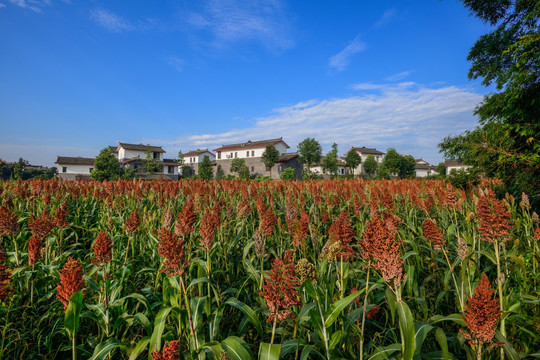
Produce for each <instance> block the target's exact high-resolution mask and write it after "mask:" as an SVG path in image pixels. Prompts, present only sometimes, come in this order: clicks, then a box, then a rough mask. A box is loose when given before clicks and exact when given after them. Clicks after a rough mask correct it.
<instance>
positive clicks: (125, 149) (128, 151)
mask: <svg viewBox="0 0 540 360" xmlns="http://www.w3.org/2000/svg"><path fill="white" fill-rule="evenodd" d="M109 148H110V147H109ZM116 151H117V152H118V160H120V161H125V160H132V159H135V158H139V159H146V154H147V152H148V151H150V153H151V156H152V158H153V159H157V160H160V161H163V154H165V150H163V148H162V147H161V146H151V145H143V144H126V143H119V145H118V147H117V149H116Z"/></svg>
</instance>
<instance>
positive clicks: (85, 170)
mask: <svg viewBox="0 0 540 360" xmlns="http://www.w3.org/2000/svg"><path fill="white" fill-rule="evenodd" d="M64 166H65V167H66V172H62V168H63V167H64ZM90 168H92V169H93V168H94V165H62V164H58V173H59V174H87V175H88V174H90Z"/></svg>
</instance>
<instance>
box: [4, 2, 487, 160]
mask: <svg viewBox="0 0 540 360" xmlns="http://www.w3.org/2000/svg"><path fill="white" fill-rule="evenodd" d="M488 30H489V28H488V26H487V25H485V24H483V23H481V22H480V21H479V20H478V19H476V18H474V17H472V16H470V15H469V12H468V10H467V9H465V8H464V6H463V5H462V3H461V2H458V1H456V0H414V1H412V0H410V1H403V0H401V1H398V0H394V1H392V0H388V1H357V0H356V1H345V0H343V1H300V0H297V1H281V0H268V1H236V0H222V1H217V0H216V1H203V0H201V1H187V0H178V1H149V0H139V1H84V2H80V1H68V0H65V1H60V0H0V49H2V55H1V56H0V84H1V86H0V128H1V131H0V158H3V159H5V160H10V161H13V160H17V159H18V158H19V157H23V158H24V159H27V160H29V161H30V162H31V163H34V164H44V165H49V166H52V165H54V161H56V156H57V155H62V156H95V155H97V154H98V153H99V150H100V149H102V148H104V147H106V146H108V145H115V144H117V143H118V142H119V141H122V142H128V143H144V144H147V143H150V144H152V145H161V146H163V148H164V149H165V150H166V151H167V154H166V156H167V157H170V158H174V157H176V154H177V152H178V150H179V149H181V150H182V151H183V152H187V151H188V150H190V149H196V148H206V147H209V148H210V149H214V148H216V147H218V146H220V145H221V144H227V143H234V142H242V141H247V140H260V139H265V138H275V137H283V139H284V140H285V142H287V143H288V144H289V145H290V146H291V151H294V150H295V149H296V146H297V144H298V143H299V142H300V141H302V140H303V139H304V138H306V137H314V138H316V139H317V140H319V142H320V143H321V144H322V146H323V150H324V152H327V151H328V150H330V147H331V145H332V143H333V142H336V143H337V144H338V146H339V152H340V154H344V153H345V152H346V151H347V150H348V149H349V148H350V147H351V146H359V147H361V146H367V147H376V148H377V149H379V150H382V151H385V150H386V149H388V148H390V147H394V148H396V149H397V150H398V151H399V152H400V153H402V154H411V155H413V156H415V157H417V158H418V157H422V158H424V159H426V160H428V161H430V162H432V163H438V162H439V161H441V160H442V156H441V154H439V153H438V149H437V144H438V143H439V142H440V141H441V140H442V138H444V137H445V136H448V135H456V134H459V133H460V132H462V131H463V130H466V129H471V128H473V127H474V126H475V125H476V124H477V119H476V118H475V117H474V116H473V111H474V108H475V106H476V105H477V104H478V103H479V102H481V101H482V98H483V95H485V94H487V93H488V91H490V89H486V88H483V87H482V86H481V85H480V82H479V81H469V80H468V78H467V72H468V69H469V63H468V62H467V60H466V58H467V54H468V51H469V49H470V47H471V46H472V45H473V43H474V42H475V41H476V39H477V38H478V37H479V36H480V35H482V34H484V33H486V32H487V31H488Z"/></svg>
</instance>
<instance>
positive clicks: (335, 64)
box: [328, 36, 366, 71]
mask: <svg viewBox="0 0 540 360" xmlns="http://www.w3.org/2000/svg"><path fill="white" fill-rule="evenodd" d="M365 48H366V43H364V42H362V41H361V40H360V36H357V37H356V38H355V39H354V40H353V41H351V43H350V44H349V45H347V46H346V47H345V49H343V50H341V51H340V52H339V53H337V54H336V55H334V56H332V57H331V58H330V60H329V61H328V65H329V66H330V67H331V68H333V69H335V70H337V71H343V70H345V69H346V68H347V66H348V65H349V62H350V61H351V57H352V56H353V55H354V54H356V53H359V52H361V51H364V50H365Z"/></svg>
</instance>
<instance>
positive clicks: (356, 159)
mask: <svg viewBox="0 0 540 360" xmlns="http://www.w3.org/2000/svg"><path fill="white" fill-rule="evenodd" d="M370 156H371V155H370ZM371 157H372V158H373V156H371ZM366 160H367V159H366ZM373 160H375V159H373ZM361 163H362V157H361V156H360V154H359V153H358V152H357V151H356V150H354V148H352V149H351V150H349V152H348V153H347V156H345V164H346V165H347V167H348V168H349V169H351V172H352V175H353V176H354V169H356V168H357V167H358V165H360V164H361ZM375 164H377V162H375ZM375 166H376V165H375ZM364 167H365V165H364Z"/></svg>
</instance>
